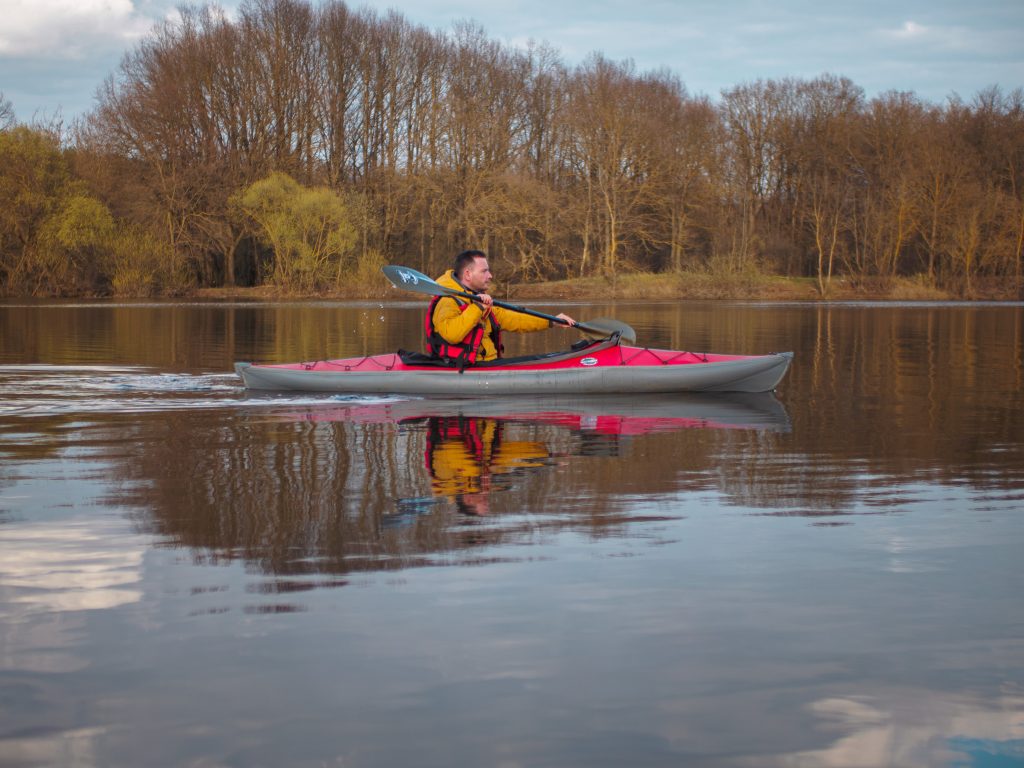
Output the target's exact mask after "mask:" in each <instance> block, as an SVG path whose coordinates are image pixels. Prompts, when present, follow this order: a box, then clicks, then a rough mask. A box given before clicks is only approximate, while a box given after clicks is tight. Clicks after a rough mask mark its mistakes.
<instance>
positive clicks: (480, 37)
mask: <svg viewBox="0 0 1024 768" xmlns="http://www.w3.org/2000/svg"><path fill="white" fill-rule="evenodd" d="M0 104H3V100H2V98H0ZM8 111H9V110H8ZM4 115H5V113H4V112H3V110H2V109H0V286H2V290H3V291H4V292H6V293H8V294H13V293H81V292H112V293H122V294H133V293H134V294H138V293H161V292H162V293H173V292H175V291H180V290H187V289H190V288H192V287H196V286H220V285H236V284H241V285H256V284H266V283H270V284H274V285H278V286H281V287H283V288H288V289H295V290H330V289H332V288H335V289H336V288H339V287H342V286H346V285H351V284H352V283H353V282H360V283H365V282H366V281H368V280H370V279H371V276H372V275H373V274H374V273H375V272H376V267H377V265H379V264H380V263H382V262H385V261H391V262H400V263H406V264H409V265H411V266H415V267H417V268H419V269H421V270H423V271H425V272H428V273H429V272H436V271H438V270H440V269H442V268H443V267H444V266H446V265H447V264H448V263H449V261H450V260H451V257H452V255H453V254H454V253H456V252H458V251H460V250H462V249H463V248H466V247H470V246H472V247H478V248H483V249H485V250H487V251H488V252H489V253H490V254H491V257H492V264H493V265H494V266H495V267H496V269H495V271H496V272H497V273H498V274H499V275H500V277H501V278H502V280H503V281H517V280H533V279H550V278H561V277H568V276H591V275H602V274H603V275H609V276H611V275H615V274H617V273H620V272H622V271H625V270H646V271H653V272H669V271H672V272H684V271H694V270H702V271H706V270H711V271H716V272H723V273H725V272H728V273H743V272H751V273H756V272H762V273H769V274H779V275H785V276H802V277H813V278H816V280H817V284H818V287H819V289H820V291H821V292H822V293H823V294H827V293H828V291H829V286H830V283H831V282H832V280H833V279H834V278H835V277H837V276H839V275H842V276H844V277H846V278H847V279H851V280H855V281H860V282H863V283H865V284H876V285H879V286H882V285H884V284H885V283H886V281H891V280H892V279H894V278H896V277H900V276H913V277H915V278H918V279H920V280H921V281H923V282H926V283H928V284H930V285H934V286H937V287H942V288H945V289H947V290H953V291H955V292H957V293H958V294H960V295H963V296H971V295H973V293H974V290H975V286H976V285H977V284H978V281H980V280H992V279H998V280H1000V281H1004V282H1007V283H1008V282H1009V281H1011V280H1012V281H1016V283H1015V284H1016V285H1017V286H1018V287H1020V286H1021V285H1022V282H1021V268H1022V251H1024V92H1022V91H1021V90H1020V89H1017V90H1014V91H1012V92H1010V93H1004V92H1003V91H1001V90H1000V89H999V88H998V87H992V88H990V89H988V90H986V91H983V92H981V93H978V94H977V95H976V96H975V97H974V98H973V100H972V101H971V102H970V103H965V102H963V101H961V100H959V99H958V98H951V99H950V100H949V101H948V102H947V103H946V104H943V105H941V106H940V105H934V104H929V103H926V102H924V101H922V100H920V99H919V98H917V97H916V96H915V95H914V94H912V93H896V92H892V93H887V94H884V95H882V96H879V97H877V98H873V99H867V98H866V97H865V94H864V92H863V91H862V89H860V88H859V87H858V86H856V85H855V84H854V83H852V82H851V81H849V80H848V79H845V78H842V77H836V76H831V75H825V76H822V77H819V78H816V79H813V80H800V79H785V80H767V81H757V82H753V83H745V84H741V85H737V86H736V87H734V88H732V89H730V90H728V91H725V92H723V93H722V94H721V96H720V98H719V99H717V100H715V101H712V100H710V99H709V98H707V97H703V96H693V95H691V94H689V93H688V92H687V91H686V89H685V87H684V86H683V84H682V82H681V81H680V80H679V78H678V77H677V76H676V75H675V74H673V73H671V72H668V71H657V72H645V73H641V72H637V71H636V70H635V68H634V67H633V65H632V64H631V63H629V62H612V61H609V60H607V59H606V58H604V57H603V56H601V55H600V54H594V55H592V56H591V57H590V58H588V59H587V60H586V61H585V62H584V63H583V64H581V65H579V66H576V67H568V66H566V65H565V63H564V62H563V61H562V60H561V59H560V57H559V55H558V54H557V52H556V51H554V50H552V49H550V48H548V47H545V46H542V45H532V46H529V47H527V48H525V49H521V48H512V47H509V46H505V45H502V44H500V43H498V42H495V41H493V40H490V39H488V38H487V36H486V34H485V33H484V31H483V30H481V29H480V28H477V27H475V26H473V25H470V24H464V25H460V26H457V27H455V28H454V30H453V31H451V32H447V33H442V32H435V31H430V30H428V29H426V28H423V27H419V26H416V25H413V24H411V23H409V22H408V21H407V20H406V19H405V18H403V17H402V16H401V15H399V14H397V13H394V12H392V13H389V14H387V15H383V16H382V15H379V14H377V13H375V12H373V11H370V10H360V11H354V10H351V9H350V8H349V7H348V6H347V5H345V4H344V3H342V2H337V1H334V2H326V3H323V4H320V5H316V6H314V5H311V4H309V3H308V2H304V1H303V0H249V1H248V2H246V3H244V4H243V5H242V7H241V8H240V10H239V12H238V15H237V18H235V19H229V18H227V17H226V16H225V15H224V14H223V13H222V12H221V11H219V10H218V9H216V8H215V7H212V6H210V7H205V8H185V9H183V10H182V11H181V15H180V17H179V18H177V19H175V20H173V21H169V22H167V23H165V24H164V25H163V26H162V27H160V28H158V29H156V30H155V31H154V32H153V33H152V34H151V35H150V36H149V37H148V38H147V39H146V40H144V41H143V42H142V43H141V44H140V45H139V46H138V47H137V48H136V49H134V50H133V51H131V52H130V53H128V54H127V55H126V56H125V58H124V60H123V62H122V64H121V66H120V68H119V70H118V71H117V72H116V73H114V74H113V75H112V76H111V77H110V78H109V79H108V80H107V82H106V83H105V84H104V85H103V87H102V89H101V90H100V92H99V94H98V105H97V107H96V108H95V110H94V111H93V112H92V113H91V114H89V115H88V116H87V117H86V118H85V119H84V120H83V121H81V122H80V123H79V124H78V125H76V126H75V127H74V130H73V131H71V132H70V134H69V136H68V137H67V138H66V139H65V140H63V141H61V137H58V136H55V135H52V134H53V132H52V131H47V130H45V129H40V128H38V127H35V128H31V127H26V126H18V125H15V124H14V121H13V117H12V116H11V115H9V114H7V117H6V120H5V118H4Z"/></svg>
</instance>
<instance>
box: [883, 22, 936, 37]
mask: <svg viewBox="0 0 1024 768" xmlns="http://www.w3.org/2000/svg"><path fill="white" fill-rule="evenodd" d="M927 34H928V27H926V26H924V25H922V24H918V23H917V22H916V21H905V22H903V26H902V27H900V28H899V29H895V30H889V32H888V35H889V37H895V38H896V39H898V40H919V39H921V38H923V37H925V36H926V35H927Z"/></svg>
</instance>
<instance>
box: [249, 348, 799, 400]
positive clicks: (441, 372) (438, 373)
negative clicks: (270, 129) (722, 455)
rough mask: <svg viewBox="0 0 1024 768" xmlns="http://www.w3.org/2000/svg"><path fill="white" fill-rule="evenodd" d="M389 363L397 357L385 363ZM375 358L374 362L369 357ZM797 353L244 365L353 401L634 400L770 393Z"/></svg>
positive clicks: (257, 382)
mask: <svg viewBox="0 0 1024 768" xmlns="http://www.w3.org/2000/svg"><path fill="white" fill-rule="evenodd" d="M378 357H379V358H381V359H384V358H385V357H390V356H378ZM367 359H369V358H367ZM792 359H793V353H791V352H779V353H773V354H770V355H756V356H748V357H733V358H730V359H722V360H712V361H709V362H700V363H693V364H687V365H609V366H603V365H592V366H590V367H587V366H586V364H584V365H581V366H579V367H561V368H552V369H546V370H535V369H532V370H517V369H515V368H501V369H495V368H467V369H466V370H465V371H463V372H462V373H459V372H458V371H456V370H453V369H449V368H416V369H409V368H408V367H400V366H398V365H395V366H394V367H391V368H387V367H384V368H381V369H379V370H365V366H364V367H357V366H355V365H348V366H346V365H343V364H344V363H346V362H347V361H321V362H317V363H312V364H299V365H288V366H283V365H253V364H251V363H236V364H235V371H236V372H237V373H238V375H239V376H240V377H241V378H242V380H243V381H244V383H245V386H246V387H247V388H249V389H259V390H277V391H305V392H339V393H350V394H410V395H457V396H490V395H516V394H529V395H538V394H552V395H556V394H557V395H573V394H614V393H621V394H631V393H670V392H770V391H772V390H774V389H775V388H776V387H777V386H778V384H779V382H780V381H781V380H782V377H783V376H785V374H786V371H787V369H788V368H789V364H790V362H791V361H792Z"/></svg>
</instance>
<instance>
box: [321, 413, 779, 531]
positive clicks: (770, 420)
mask: <svg viewBox="0 0 1024 768" xmlns="http://www.w3.org/2000/svg"><path fill="white" fill-rule="evenodd" d="M301 418H303V419H305V420H310V421H346V422H356V423H393V424H398V425H402V426H405V427H411V428H412V427H414V428H417V429H422V430H423V431H424V433H425V438H424V439H425V446H426V447H425V450H424V466H425V469H426V471H427V473H428V475H429V477H430V485H431V491H432V493H433V494H434V497H435V498H437V499H444V500H448V501H450V502H451V503H452V504H454V507H455V509H456V510H457V511H458V512H459V513H461V514H463V515H472V516H478V517H482V516H486V515H488V514H490V512H491V495H492V493H493V492H496V491H504V490H508V489H509V488H510V487H511V486H512V484H513V482H514V480H515V479H516V478H518V477H523V476H525V475H526V474H528V473H530V472H531V471H535V470H537V469H540V468H543V467H546V466H550V465H552V464H554V463H555V462H556V461H557V459H558V458H559V457H566V456H589V457H598V456H603V457H617V456H619V455H620V453H621V452H622V446H623V440H624V439H625V440H628V439H629V438H631V437H633V436H639V435H645V434H651V433H655V432H666V431H672V430H681V429H754V430H769V431H788V430H789V418H788V415H787V414H786V411H785V408H784V407H783V406H782V404H781V403H780V402H779V401H778V400H776V399H775V397H774V395H772V394H771V393H758V394H722V395H695V396H679V395H665V396H644V397H639V398H625V397H612V396H599V397H593V396H591V397H577V398H573V399H569V398H558V397H545V398H536V399H530V398H522V399H520V398H513V399H480V400H464V399H463V400H459V399H455V400H452V399H432V398H417V399H413V400H394V401H385V402H369V403H368V402H362V401H355V402H349V403H345V404H344V405H341V406H338V407H331V408H326V409H316V410H311V411H309V412H307V413H305V414H302V415H301ZM511 425H518V426H531V425H532V426H535V427H536V426H544V427H555V428H562V429H564V430H567V431H568V432H569V433H570V434H571V435H572V437H573V441H572V446H571V447H569V448H566V447H563V448H562V449H561V451H559V450H555V449H553V448H552V446H551V445H550V444H549V442H547V441H544V440H535V439H531V440H524V439H521V438H522V435H520V434H518V432H516V431H514V430H513V431H512V433H511V434H510V427H511ZM431 509H432V505H430V504H427V503H424V500H423V499H418V498H414V499H399V501H398V510H399V511H398V514H397V517H396V518H394V519H393V520H392V524H401V523H403V522H409V521H410V520H411V519H412V518H414V517H415V516H417V515H419V514H422V513H425V512H429V511H431Z"/></svg>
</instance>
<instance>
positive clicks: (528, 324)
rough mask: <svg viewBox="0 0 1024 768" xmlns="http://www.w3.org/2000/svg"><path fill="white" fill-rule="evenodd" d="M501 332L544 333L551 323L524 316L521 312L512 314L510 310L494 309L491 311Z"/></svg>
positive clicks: (540, 318)
mask: <svg viewBox="0 0 1024 768" xmlns="http://www.w3.org/2000/svg"><path fill="white" fill-rule="evenodd" d="M491 311H492V312H493V313H494V315H495V317H497V318H498V322H499V323H500V324H501V330H503V331H515V332H517V333H525V332H529V331H545V330H547V329H548V328H550V327H551V322H550V321H548V320H545V319H544V318H543V317H534V316H533V315H524V314H523V313H522V312H513V311H512V310H511V309H502V308H501V307H494V308H493V309H491Z"/></svg>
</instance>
